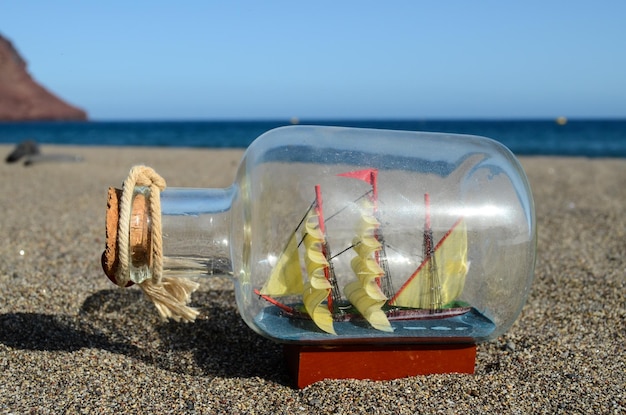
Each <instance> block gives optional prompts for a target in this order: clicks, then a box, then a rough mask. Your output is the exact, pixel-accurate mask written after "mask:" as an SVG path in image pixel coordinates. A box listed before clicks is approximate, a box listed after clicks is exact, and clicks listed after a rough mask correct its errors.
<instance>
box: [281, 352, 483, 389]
mask: <svg viewBox="0 0 626 415" xmlns="http://www.w3.org/2000/svg"><path fill="white" fill-rule="evenodd" d="M283 351H284V355H285V359H286V361H287V366H288V367H289V370H290V372H291V374H292V376H293V378H294V380H295V383H296V386H297V387H298V388H304V387H306V386H308V385H310V384H312V383H314V382H317V381H320V380H323V379H372V380H391V379H398V378H403V377H407V376H415V375H429V374H434V373H474V364H475V361H476V345H474V344H444V345H441V344H436V345H425V344H420V345H415V344H411V345H345V346H329V347H319V346H301V345H296V344H288V345H285V346H284V349H283Z"/></svg>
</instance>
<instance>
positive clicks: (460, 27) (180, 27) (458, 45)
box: [0, 0, 626, 120]
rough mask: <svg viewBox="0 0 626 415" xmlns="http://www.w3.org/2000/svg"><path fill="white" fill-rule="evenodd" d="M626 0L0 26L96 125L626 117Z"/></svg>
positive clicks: (142, 5)
mask: <svg viewBox="0 0 626 415" xmlns="http://www.w3.org/2000/svg"><path fill="white" fill-rule="evenodd" d="M625 19H626V2H625V1H622V0H606V1H601V2H591V1H577V0H569V1H563V0H554V1H536V0H529V1H520V2H504V1H460V0H459V1H443V0H442V1H418V0H412V1H390V2H387V1H369V0H362V1H349V0H348V1H326V0H320V1H315V2H297V1H271V2H261V1H236V0H233V1H221V2H218V1H209V0H204V1H200V0H198V1H196V0H187V1H181V2H174V1H158V0H151V1H149V2H148V1H146V2H139V1H121V0H108V1H106V2H104V1H101V2H99V1H78V0H74V1H68V0H55V1H43V0H41V1H38V0H32V1H22V0H3V1H2V2H1V3H0V34H2V35H3V36H5V37H7V38H8V39H9V40H11V41H12V42H13V44H14V46H15V47H16V48H17V50H18V51H19V52H20V54H21V55H22V56H23V57H24V58H25V60H26V61H27V62H28V70H29V72H30V74H31V75H32V76H33V77H34V78H35V79H36V80H37V81H38V82H40V83H41V84H43V85H44V86H45V87H46V88H48V89H49V90H51V91H52V92H54V93H55V94H57V95H58V96H60V97H61V98H63V99H65V100H67V101H68V102H70V103H72V104H74V105H77V106H79V107H81V108H83V109H85V110H86V111H87V112H88V114H89V117H90V119H92V120H230V119H258V120H260V119H288V118H291V117H299V118H301V119H329V118H330V119H346V118H349V119H372V118H374V119H389V118H393V119H442V118H447V119H449V118H456V119H459V118H462V119H494V118H495V119H527V118H554V117H557V116H566V117H570V118H626V24H625V23H624V22H625V21H626V20H625Z"/></svg>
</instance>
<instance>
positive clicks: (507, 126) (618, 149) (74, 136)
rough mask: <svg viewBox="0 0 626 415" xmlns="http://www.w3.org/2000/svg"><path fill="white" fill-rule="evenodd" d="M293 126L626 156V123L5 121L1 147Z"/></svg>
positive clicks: (521, 151)
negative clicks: (446, 136) (471, 138)
mask: <svg viewBox="0 0 626 415" xmlns="http://www.w3.org/2000/svg"><path fill="white" fill-rule="evenodd" d="M294 123H299V124H303V125H329V126H346V127H360V128H376V129H391V130H408V131H430V132H444V133H460V134H472V135H480V136H485V137H489V138H492V139H495V140H497V141H500V142H501V143H502V144H504V145H505V146H507V147H508V148H509V149H510V150H511V151H512V152H513V153H514V154H516V155H520V156H527V155H549V156H576V157H618V158H625V157H626V119H611V120H607V119H601V120H600V119H592V120H582V119H578V120H566V119H564V118H559V119H554V120H293V119H292V120H289V119H287V120H273V121H268V120H263V121H247V120H242V121H87V122H0V143H4V144H15V143H18V142H20V141H23V140H26V139H32V140H35V141H37V142H38V143H40V144H61V145H82V146H156V147H201V148H245V147H247V146H248V145H249V144H250V143H251V142H252V141H253V140H254V139H255V138H256V137H258V136H260V135H261V134H263V133H264V132H266V131H268V130H271V129H273V128H277V127H281V126H285V125H290V124H294Z"/></svg>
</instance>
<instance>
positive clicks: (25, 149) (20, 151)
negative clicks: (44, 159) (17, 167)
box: [6, 140, 39, 163]
mask: <svg viewBox="0 0 626 415" xmlns="http://www.w3.org/2000/svg"><path fill="white" fill-rule="evenodd" d="M35 154H39V145H38V144H37V143H36V142H35V141H34V140H24V141H22V142H21V143H19V144H18V145H17V147H15V150H13V151H12V152H11V154H9V155H8V156H7V158H6V162H7V163H15V162H16V161H18V160H20V159H21V158H23V157H26V156H32V155H35Z"/></svg>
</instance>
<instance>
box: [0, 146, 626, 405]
mask: <svg viewBox="0 0 626 415" xmlns="http://www.w3.org/2000/svg"><path fill="white" fill-rule="evenodd" d="M11 150H12V146H8V145H4V146H0V153H2V154H3V155H4V156H6V155H7V154H8V153H9V152H10V151H11ZM42 152H44V153H46V154H59V153H68V154H75V155H80V156H82V157H83V159H84V160H83V161H82V162H77V163H41V164H35V165H33V166H30V167H24V166H22V165H21V164H17V165H16V164H13V165H8V164H5V163H2V165H0V182H1V186H2V196H1V197H0V208H1V212H2V214H1V215H0V230H1V231H2V238H1V239H0V414H22V413H35V414H40V413H41V414H44V413H51V414H60V413H94V414H96V413H97V414H106V413H111V414H119V413H155V414H156V413H159V414H165V413H188V414H194V413H197V414H201V413H202V414H203V413H249V414H299V413H302V414H341V413H350V414H352V413H357V414H358V413H362V414H366V413H367V414H387V413H389V414H414V413H442V414H452V413H468V414H474V413H507V414H524V413H533V414H534V413H568V414H574V413H594V414H601V413H626V351H625V350H626V344H625V343H626V323H625V322H626V214H625V213H624V207H625V206H626V185H625V183H626V160H623V159H621V160H610V159H594V160H590V159H585V158H546V157H525V158H522V159H521V161H522V164H523V166H524V168H525V169H526V172H527V174H528V176H529V178H530V182H531V186H532V189H533V194H534V198H535V203H536V211H537V222H538V230H539V234H538V257H537V267H536V275H535V281H534V283H533V289H532V293H531V294H530V297H529V299H528V302H527V304H526V306H525V307H524V309H523V312H522V314H521V315H520V317H519V319H518V320H517V322H516V323H515V324H514V325H513V327H512V328H511V329H510V330H509V331H508V332H507V333H506V334H505V335H503V336H502V337H500V338H498V339H497V340H494V341H492V342H489V343H484V344H480V345H479V347H478V356H477V363H476V374H474V375H456V374H450V375H433V376H419V377H412V378H406V379H398V380H394V381H386V382H374V381H367V380H360V381H357V380H341V381H335V380H326V381H323V382H318V383H315V384H313V385H311V386H309V387H307V388H305V389H303V390H298V389H295V388H293V387H292V386H291V379H290V377H289V375H288V373H287V369H286V367H285V364H284V363H283V360H282V351H281V346H280V345H277V344H274V343H272V342H271V341H269V340H266V339H264V338H262V337H260V336H258V335H257V334H255V333H254V332H253V331H252V330H251V329H249V328H248V327H247V326H246V325H245V323H244V322H243V321H242V320H241V318H240V317H239V313H238V311H237V307H236V305H235V302H234V294H233V288H232V282H231V281H230V280H229V279H228V278H226V277H215V278H212V279H207V280H204V281H202V283H201V288H200V290H199V291H198V292H197V293H196V294H194V296H193V304H194V305H196V306H198V307H199V308H200V310H201V318H200V319H199V320H198V321H197V322H196V323H193V324H183V323H173V322H169V323H168V322H163V321H161V320H160V319H159V317H158V316H157V313H156V312H155V309H154V307H153V306H152V305H151V304H149V303H148V302H147V301H146V300H145V299H144V298H143V297H142V295H141V293H140V292H139V290H138V289H135V288H131V289H118V288H116V287H115V286H114V285H113V284H111V283H110V282H109V281H108V280H107V278H106V277H105V276H104V274H103V273H102V270H101V267H100V255H101V253H102V250H103V248H104V212H105V206H106V190H107V187H108V186H111V185H113V186H119V185H121V182H122V181H123V179H124V178H125V176H126V174H127V173H128V170H129V168H130V167H131V166H132V165H134V164H138V163H144V164H147V165H150V166H152V167H154V168H155V170H156V171H158V172H159V173H160V174H161V175H162V176H164V177H165V178H166V179H167V181H168V185H169V186H191V187H225V186H228V185H229V184H231V182H232V181H233V177H234V173H235V169H236V167H237V164H238V161H239V159H240V157H241V155H242V151H239V150H202V149H151V148H99V147H69V146H46V145H44V146H42Z"/></svg>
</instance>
